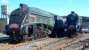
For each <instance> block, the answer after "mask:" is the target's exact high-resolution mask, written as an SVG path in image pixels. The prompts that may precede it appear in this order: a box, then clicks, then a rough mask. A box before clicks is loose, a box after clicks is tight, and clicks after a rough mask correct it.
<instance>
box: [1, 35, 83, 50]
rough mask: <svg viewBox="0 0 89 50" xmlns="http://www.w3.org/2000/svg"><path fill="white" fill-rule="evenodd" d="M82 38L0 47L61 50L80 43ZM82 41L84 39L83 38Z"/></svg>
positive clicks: (8, 49) (6, 49) (42, 40)
mask: <svg viewBox="0 0 89 50" xmlns="http://www.w3.org/2000/svg"><path fill="white" fill-rule="evenodd" d="M80 38H81V36H80V35H79V36H77V37H75V38H70V39H69V38H48V37H47V38H42V39H38V40H33V41H27V42H24V43H20V44H15V45H12V44H4V45H0V50H59V49H60V48H61V49H63V48H66V47H68V46H70V45H72V44H74V43H77V42H79V41H80ZM81 39H82V38H81Z"/></svg>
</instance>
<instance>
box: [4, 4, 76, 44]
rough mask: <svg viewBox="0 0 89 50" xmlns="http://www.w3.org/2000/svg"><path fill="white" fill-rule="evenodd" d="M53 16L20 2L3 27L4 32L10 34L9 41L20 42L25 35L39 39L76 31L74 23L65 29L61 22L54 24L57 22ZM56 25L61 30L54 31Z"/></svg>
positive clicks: (67, 34)
mask: <svg viewBox="0 0 89 50" xmlns="http://www.w3.org/2000/svg"><path fill="white" fill-rule="evenodd" d="M29 8H30V9H29ZM43 12H44V13H43ZM54 16H55V14H52V13H49V12H45V11H43V10H39V9H37V8H31V7H28V6H27V5H25V4H20V7H19V8H17V9H15V10H14V11H12V13H11V14H10V16H9V17H10V20H9V24H8V25H6V27H5V33H6V34H7V35H9V36H10V40H11V41H10V42H21V41H23V40H24V39H28V38H26V37H24V36H25V35H27V36H28V37H31V38H33V39H37V38H38V39H39V38H43V37H47V36H49V37H56V36H57V35H62V37H64V36H70V35H71V34H69V33H70V32H76V31H75V30H76V28H75V26H76V25H70V26H68V28H67V31H65V29H66V27H65V24H63V23H60V22H59V24H58V23H57V24H55V25H54V23H56V22H57V21H54V20H55V19H54ZM57 25H58V26H59V27H58V28H59V29H60V30H61V31H62V32H57V31H58V30H57V31H55V29H57V27H56V28H55V29H54V27H55V26H57ZM61 26H62V27H61ZM53 31H54V32H53ZM51 32H52V33H51ZM66 32H67V33H66ZM59 33H60V34H59ZM57 37H59V36H57Z"/></svg>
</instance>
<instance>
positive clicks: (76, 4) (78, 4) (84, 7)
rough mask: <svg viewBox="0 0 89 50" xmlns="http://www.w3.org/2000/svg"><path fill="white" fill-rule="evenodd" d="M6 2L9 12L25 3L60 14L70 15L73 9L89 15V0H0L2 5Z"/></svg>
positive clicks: (80, 13) (83, 14)
mask: <svg viewBox="0 0 89 50" xmlns="http://www.w3.org/2000/svg"><path fill="white" fill-rule="evenodd" d="M5 3H6V4H7V6H8V10H9V11H8V12H9V13H10V12H11V11H13V10H14V9H16V8H18V7H19V4H20V3H25V4H27V5H29V6H30V7H37V8H40V9H42V10H45V11H49V12H51V13H54V14H57V15H60V16H65V15H68V14H69V13H70V12H71V11H75V12H76V13H77V14H79V15H80V16H89V0H0V5H1V4H5ZM0 11H1V10H0Z"/></svg>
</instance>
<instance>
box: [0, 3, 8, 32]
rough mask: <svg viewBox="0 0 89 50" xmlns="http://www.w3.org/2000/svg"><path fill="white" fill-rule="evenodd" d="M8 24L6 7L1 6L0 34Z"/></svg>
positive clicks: (4, 5)
mask: <svg viewBox="0 0 89 50" xmlns="http://www.w3.org/2000/svg"><path fill="white" fill-rule="evenodd" d="M7 23H8V14H7V5H6V4H3V5H1V17H0V32H3V30H4V27H5V25H6V24H7Z"/></svg>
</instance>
